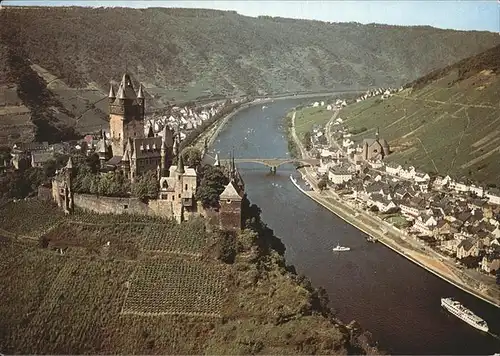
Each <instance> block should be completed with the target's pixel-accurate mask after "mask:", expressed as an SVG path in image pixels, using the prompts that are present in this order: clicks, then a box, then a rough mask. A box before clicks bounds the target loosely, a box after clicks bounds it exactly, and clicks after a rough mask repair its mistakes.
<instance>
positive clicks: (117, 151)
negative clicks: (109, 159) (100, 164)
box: [108, 73, 144, 157]
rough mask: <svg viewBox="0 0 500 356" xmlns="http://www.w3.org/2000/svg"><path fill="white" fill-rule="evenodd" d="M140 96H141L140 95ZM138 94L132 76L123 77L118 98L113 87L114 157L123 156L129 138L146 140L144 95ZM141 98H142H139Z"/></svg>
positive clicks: (111, 90) (111, 111)
mask: <svg viewBox="0 0 500 356" xmlns="http://www.w3.org/2000/svg"><path fill="white" fill-rule="evenodd" d="M138 94H140V95H138ZM138 94H136V92H135V90H134V87H133V85H132V80H131V79H130V76H129V75H128V74H127V73H125V74H124V75H123V77H122V81H121V83H120V86H119V87H118V92H117V94H116V98H114V100H113V97H114V96H115V94H114V89H113V86H111V89H110V94H109V95H108V97H109V102H110V104H109V131H110V134H111V137H110V139H111V146H112V153H113V156H120V157H121V156H123V152H124V150H125V144H126V143H127V140H128V139H129V138H144V95H143V92H142V87H140V88H139V93H138ZM139 96H141V97H139Z"/></svg>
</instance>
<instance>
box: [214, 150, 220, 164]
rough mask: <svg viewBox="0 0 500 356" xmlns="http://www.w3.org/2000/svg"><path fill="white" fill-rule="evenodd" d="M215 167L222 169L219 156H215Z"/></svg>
mask: <svg viewBox="0 0 500 356" xmlns="http://www.w3.org/2000/svg"><path fill="white" fill-rule="evenodd" d="M214 167H220V160H219V154H218V153H216V154H215V162H214Z"/></svg>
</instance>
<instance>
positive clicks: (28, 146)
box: [15, 141, 49, 152]
mask: <svg viewBox="0 0 500 356" xmlns="http://www.w3.org/2000/svg"><path fill="white" fill-rule="evenodd" d="M15 146H16V147H17V149H18V150H21V151H28V152H31V151H44V150H47V149H48V148H49V143H48V142H46V141H44V142H22V143H16V144H15Z"/></svg>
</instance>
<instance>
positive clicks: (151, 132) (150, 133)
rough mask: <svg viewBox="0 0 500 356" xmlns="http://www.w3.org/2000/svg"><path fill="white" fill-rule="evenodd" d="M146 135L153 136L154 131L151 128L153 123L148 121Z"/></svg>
mask: <svg viewBox="0 0 500 356" xmlns="http://www.w3.org/2000/svg"><path fill="white" fill-rule="evenodd" d="M148 137H155V131H154V129H153V123H152V122H151V121H150V122H149V129H148Z"/></svg>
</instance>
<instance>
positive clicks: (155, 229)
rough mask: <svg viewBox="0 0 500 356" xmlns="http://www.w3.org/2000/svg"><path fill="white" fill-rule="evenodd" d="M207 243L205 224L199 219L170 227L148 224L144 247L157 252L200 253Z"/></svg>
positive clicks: (143, 242)
mask: <svg viewBox="0 0 500 356" xmlns="http://www.w3.org/2000/svg"><path fill="white" fill-rule="evenodd" d="M206 243H207V233H206V231H205V224H204V222H203V221H202V220H201V219H199V220H197V221H193V222H191V223H190V224H182V225H178V224H175V225H174V226H171V227H168V228H165V227H163V226H161V225H149V226H147V227H146V228H145V230H144V239H143V240H142V248H143V249H144V250H147V251H155V252H169V253H181V254H191V255H200V254H201V251H202V249H203V247H204V246H205V245H206Z"/></svg>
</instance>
